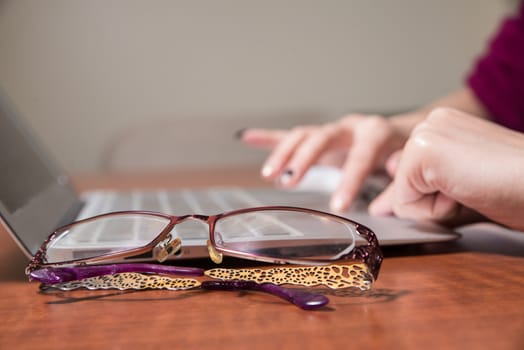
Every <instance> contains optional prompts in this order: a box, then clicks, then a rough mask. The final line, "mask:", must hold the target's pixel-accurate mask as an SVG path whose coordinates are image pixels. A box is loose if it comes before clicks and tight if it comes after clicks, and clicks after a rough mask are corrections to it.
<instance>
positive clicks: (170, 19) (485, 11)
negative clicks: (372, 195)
mask: <svg viewBox="0 0 524 350" xmlns="http://www.w3.org/2000/svg"><path fill="white" fill-rule="evenodd" d="M514 6H515V1H510V0H439V1H436V0H435V1H429V0H428V1H422V0H397V1H388V0H382V1H378V0H377V1H364V0H360V1H359V0H347V1H342V0H340V1H335V0H324V1H305V0H304V1H299V0H265V1H247V0H243V1H242V0H227V1H226V0H224V1H219V0H215V1H213V0H202V1H195V0H193V1H189V0H188V1H182V0H173V1H160V0H151V1H124V0H113V1H111V0H103V1H102V0H99V1H75V0H62V1H61V0H42V1H39V0H33V1H29V0H28V1H23V0H13V1H0V86H1V87H2V88H3V89H4V90H5V92H6V93H7V95H8V96H9V97H10V98H11V99H12V100H13V101H14V103H15V105H16V106H17V108H18V110H19V111H20V112H21V113H22V114H23V115H24V116H25V118H26V122H27V123H29V124H30V126H31V127H32V128H33V130H34V131H35V132H36V134H37V135H38V136H39V137H40V139H41V140H42V141H43V142H44V143H45V144H46V145H47V146H48V148H49V149H50V150H51V152H52V153H53V154H54V156H55V158H56V159H57V160H58V161H59V162H60V163H61V164H62V165H63V166H64V167H65V168H66V169H67V170H68V171H70V172H97V171H115V170H116V171H144V170H156V169H166V168H177V167H178V168H180V167H193V168H199V167H210V166H211V167H215V166H218V167H222V166H224V167H226V166H238V165H244V164H248V165H253V164H256V163H259V162H260V161H261V160H262V159H263V158H264V153H263V152H260V151H254V150H252V149H247V148H246V147H244V146H242V145H240V144H239V143H238V142H237V141H235V140H234V137H233V135H234V133H235V131H237V130H238V129H240V128H244V127H255V126H257V127H260V126H263V127H272V128H277V127H289V126H292V125H295V124H304V123H321V122H325V121H328V120H332V119H335V118H338V117H341V116H342V115H344V114H346V113H348V112H375V113H386V114H387V113H394V112H397V111H403V110H406V109H410V108H413V107H416V106H418V105H420V104H423V103H425V102H428V101H430V100H431V99H433V98H435V97H438V96H441V95H443V94H445V93H447V92H449V91H451V90H453V89H455V88H457V87H458V86H460V85H461V83H462V82H463V79H464V76H465V74H467V72H468V70H469V67H470V65H471V63H472V62H473V61H474V59H475V58H476V57H477V56H478V55H479V54H480V53H481V52H482V51H483V49H484V47H485V43H486V40H487V39H488V38H489V37H490V36H491V34H492V33H493V31H494V30H495V29H496V27H497V25H498V23H499V21H500V19H501V18H502V17H503V16H504V15H506V14H507V13H508V12H509V11H511V10H512V9H513V8H514Z"/></svg>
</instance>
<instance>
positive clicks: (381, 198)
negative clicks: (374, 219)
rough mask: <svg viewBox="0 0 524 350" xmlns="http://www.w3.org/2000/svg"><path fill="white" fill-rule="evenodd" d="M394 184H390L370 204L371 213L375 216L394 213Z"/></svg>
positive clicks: (369, 210)
mask: <svg viewBox="0 0 524 350" xmlns="http://www.w3.org/2000/svg"><path fill="white" fill-rule="evenodd" d="M392 196H393V186H392V185H389V186H388V187H386V189H384V191H382V193H380V194H379V195H378V196H377V197H376V198H375V199H374V200H373V201H372V202H371V203H369V206H368V212H369V214H371V215H373V216H388V215H392V214H393V213H394V211H393V207H392V204H393V203H392V201H393V197H392Z"/></svg>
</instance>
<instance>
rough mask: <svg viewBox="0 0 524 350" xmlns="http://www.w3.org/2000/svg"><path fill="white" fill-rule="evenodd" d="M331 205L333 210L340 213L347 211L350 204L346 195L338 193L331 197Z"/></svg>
mask: <svg viewBox="0 0 524 350" xmlns="http://www.w3.org/2000/svg"><path fill="white" fill-rule="evenodd" d="M329 206H330V208H331V210H333V211H336V212H338V213H341V212H343V211H345V210H346V209H347V208H348V206H349V204H348V199H347V198H345V197H344V196H341V195H340V194H336V195H335V196H333V198H332V199H331V202H330V203H329Z"/></svg>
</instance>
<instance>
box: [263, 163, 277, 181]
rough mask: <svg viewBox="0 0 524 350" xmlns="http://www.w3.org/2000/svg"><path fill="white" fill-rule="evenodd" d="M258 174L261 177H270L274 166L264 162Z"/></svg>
mask: <svg viewBox="0 0 524 350" xmlns="http://www.w3.org/2000/svg"><path fill="white" fill-rule="evenodd" d="M260 174H261V175H262V177H263V178H266V179H271V178H272V177H273V175H274V174H275V168H274V167H272V166H271V165H267V164H266V165H264V166H263V167H262V170H261V172H260Z"/></svg>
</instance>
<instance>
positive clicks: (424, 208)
mask: <svg viewBox="0 0 524 350" xmlns="http://www.w3.org/2000/svg"><path fill="white" fill-rule="evenodd" d="M459 209H460V204H459V203H457V202H456V201H455V200H453V199H452V198H450V197H447V196H446V195H444V194H443V193H441V192H436V193H433V194H427V195H423V196H421V197H420V198H419V199H417V200H415V201H411V202H405V203H395V204H394V205H393V212H394V214H395V215H396V216H398V217H402V218H408V219H416V220H432V221H445V220H450V219H452V218H453V217H455V216H456V215H457V213H458V212H459Z"/></svg>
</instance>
